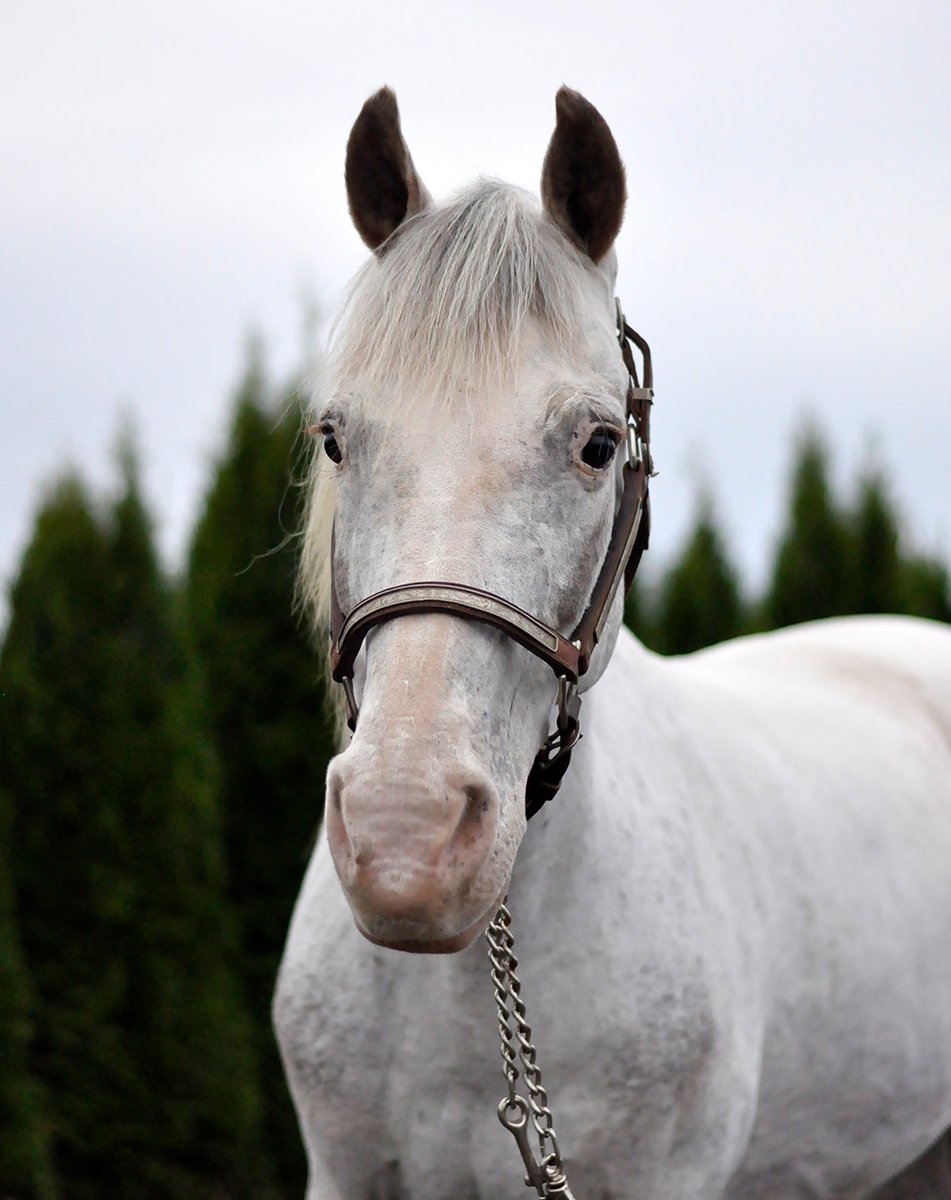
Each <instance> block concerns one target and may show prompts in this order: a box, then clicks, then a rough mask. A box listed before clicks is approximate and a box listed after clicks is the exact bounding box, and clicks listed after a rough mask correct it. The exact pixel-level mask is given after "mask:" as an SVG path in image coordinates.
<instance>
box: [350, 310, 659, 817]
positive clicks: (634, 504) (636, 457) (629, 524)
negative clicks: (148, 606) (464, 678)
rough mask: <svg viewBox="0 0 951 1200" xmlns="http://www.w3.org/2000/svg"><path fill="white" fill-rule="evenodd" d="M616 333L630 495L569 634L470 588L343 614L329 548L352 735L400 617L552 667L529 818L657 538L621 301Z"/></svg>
mask: <svg viewBox="0 0 951 1200" xmlns="http://www.w3.org/2000/svg"><path fill="white" fill-rule="evenodd" d="M617 329H618V342H619V343H620V346H621V354H622V356H623V358H624V365H625V367H626V368H627V372H628V388H627V441H626V450H627V461H626V462H625V463H624V466H623V467H622V472H623V489H622V492H621V500H620V503H619V504H618V507H617V511H616V513H615V515H614V526H613V528H612V530H611V539H610V541H609V542H608V549H607V553H606V554H605V557H604V562H603V563H602V564H601V570H600V571H599V572H598V577H597V579H596V580H595V583H594V587H593V588H592V590H591V596H590V599H589V600H588V606H587V608H586V609H585V611H584V613H583V615H582V617H581V620H580V621H579V622H578V624H577V626H576V627H575V629H574V631H573V632H572V633H571V634H570V635H569V636H568V637H565V636H564V635H563V634H561V633H559V632H558V631H557V630H556V629H552V628H551V627H550V626H549V625H546V624H545V622H544V621H540V620H538V618H537V617H533V616H532V615H531V614H530V613H527V612H525V611H524V610H523V609H521V608H518V607H517V606H516V605H514V604H512V603H510V602H509V601H508V600H505V599H503V598H502V597H501V596H496V595H494V594H493V593H492V592H486V591H483V590H482V589H481V588H476V587H470V586H468V585H467V584H464V583H442V582H438V581H433V582H423V583H405V584H400V585H399V586H397V587H391V588H385V589H384V590H383V591H380V592H375V593H374V594H373V595H372V596H367V597H366V599H364V600H361V601H360V602H359V603H358V604H356V605H354V607H353V608H352V609H351V610H350V612H349V613H348V614H347V615H344V613H343V611H342V610H341V608H340V604H339V601H338V599H337V589H336V587H335V585H334V580H333V554H334V551H333V548H331V588H330V597H331V613H330V636H331V643H330V671H331V675H332V676H333V678H334V679H335V680H336V681H337V682H338V683H341V684H342V685H343V689H344V693H345V695H346V699H347V724H348V725H349V727H350V729H351V730H354V729H356V725H357V716H358V712H359V710H358V708H357V703H356V699H355V697H354V693H353V668H354V663H355V661H356V657H357V654H358V653H359V652H360V647H361V646H362V645H363V642H364V639H365V638H366V636H367V634H368V633H369V632H370V630H371V629H373V628H374V627H375V626H376V625H380V624H382V623H383V622H384V621H391V620H393V619H394V618H396V617H404V616H408V615H410V614H412V613H429V612H442V613H450V614H451V615H453V616H457V617H463V618H465V619H466V620H470V621H481V622H483V623H484V624H486V625H492V626H493V627H494V628H496V629H499V630H501V631H502V633H504V634H506V635H507V636H508V637H510V638H512V640H513V641H516V642H518V643H519V645H520V646H524V647H525V648H526V650H530V651H531V652H532V653H533V654H535V655H536V656H537V657H538V658H540V659H542V660H543V661H544V662H546V663H547V664H548V665H549V666H550V667H551V669H552V671H553V672H554V673H555V676H556V678H557V680H558V719H557V723H556V728H555V730H554V731H553V732H552V733H551V734H550V735H549V736H548V738H547V739H546V740H545V743H544V745H543V746H542V748H541V749H540V750H539V752H538V754H537V755H536V757H535V762H534V764H533V765H532V769H531V771H530V772H529V776H528V781H527V783H526V786H525V812H526V816H527V817H529V818H530V817H533V816H534V815H535V813H536V812H538V810H539V809H540V808H541V807H542V805H543V804H545V803H546V802H547V801H548V800H550V799H551V798H552V797H553V796H554V795H555V794H556V793H557V791H558V788H559V786H560V784H561V780H562V778H563V776H564V774H565V771H566V770H567V769H568V764H569V762H570V760H571V750H572V747H573V746H574V745H575V743H576V742H577V740H578V738H579V737H580V736H581V731H580V724H579V719H578V718H579V712H580V708H581V697H580V696H579V695H578V681H579V679H580V678H581V676H582V675H584V673H585V672H586V671H587V670H588V667H589V665H590V663H591V656H592V654H593V653H594V648H595V646H596V645H597V644H598V640H599V639H600V637H601V634H602V632H603V630H604V626H605V623H606V622H607V619H608V615H609V613H610V611H611V605H612V603H613V601H614V598H615V596H616V595H617V590H618V587H619V586H620V583H621V580H622V578H623V579H624V591H625V593H626V592H627V590H628V589H629V588H630V586H631V583H632V582H633V579H634V573H635V572H636V570H637V567H638V565H639V563H640V560H641V555H642V554H643V553H644V551H645V550H646V549H647V544H648V540H649V537H650V503H649V498H648V489H649V482H650V478H651V476H652V475H653V474H654V469H653V462H652V460H651V455H650V409H651V404H652V403H653V397H654V373H653V368H652V365H651V352H650V347H649V346H648V345H647V342H645V341H644V339H643V338H642V337H641V336H640V335H639V334H637V333H635V332H634V330H633V329H632V328H631V327H630V325H628V323H627V322H626V321H625V319H624V314H623V312H622V311H621V303H620V301H617ZM632 342H633V343H634V345H635V346H637V348H638V350H640V352H641V355H642V357H643V360H644V386H643V387H641V386H639V384H638V381H637V368H636V366H635V364H634V355H633V353H632V351H631V343H632Z"/></svg>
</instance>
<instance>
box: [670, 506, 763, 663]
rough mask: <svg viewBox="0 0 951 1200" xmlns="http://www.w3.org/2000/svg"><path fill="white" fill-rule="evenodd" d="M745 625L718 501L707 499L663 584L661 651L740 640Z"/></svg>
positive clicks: (683, 651) (680, 651)
mask: <svg viewBox="0 0 951 1200" xmlns="http://www.w3.org/2000/svg"><path fill="white" fill-rule="evenodd" d="M742 623H743V603H742V600H741V597H740V586H739V580H738V576H737V572H736V570H735V568H734V567H733V565H732V563H731V562H730V560H729V558H728V556H727V552H726V549H725V546H724V542H723V538H722V536H721V534H720V532H719V530H718V528H717V525H716V520H715V517H714V513H713V505H712V502H711V501H710V499H709V498H708V497H706V496H701V497H700V500H699V503H698V508H697V515H696V519H695V523H694V527H693V530H692V531H691V533H690V535H689V537H688V538H687V541H686V543H685V545H684V547H683V550H682V551H681V553H680V557H679V558H678V559H677V561H676V562H675V563H674V564H673V566H672V567H671V568H670V569H669V570H668V571H667V573H666V575H665V576H664V578H663V580H662V581H661V585H660V589H659V595H658V602H657V614H656V624H655V644H656V648H657V649H658V650H659V651H660V652H661V653H662V654H687V653H689V652H690V651H692V650H699V649H700V648H701V647H703V646H711V645H713V644H715V643H716V642H722V641H725V640H726V639H727V638H731V637H736V635H737V634H738V633H739V632H740V629H741V626H742Z"/></svg>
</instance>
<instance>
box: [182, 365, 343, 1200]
mask: <svg viewBox="0 0 951 1200" xmlns="http://www.w3.org/2000/svg"><path fill="white" fill-rule="evenodd" d="M276 407H277V406H275V404H274V403H273V402H272V400H271V397H270V395H269V390H268V385H267V381H266V379H265V375H264V370H263V367H262V364H261V357H260V352H259V350H258V349H257V348H256V347H252V350H251V354H250V358H249V362H248V365H247V370H246V372H245V375H244V378H243V380H242V382H241V385H240V387H239V389H238V392H237V396H236V400H235V406H234V413H233V418H232V425H231V432H230V436H229V440H228V445H227V448H226V450H225V452H224V454H223V456H222V457H221V459H220V460H219V462H218V463H217V466H216V468H215V471H214V475H213V478H212V481H211V486H210V488H209V490H208V493H207V496H206V500H205V505H204V512H203V514H202V516H201V519H200V521H199V523H198V526H197V528H196V530H195V533H194V537H193V540H192V544H191V550H190V554H189V564H188V580H187V603H188V610H189V614H190V620H191V626H192V629H193V632H194V636H195V639H196V644H197V647H198V651H199V656H200V661H201V663H202V666H203V669H204V671H205V674H206V677H207V681H208V685H209V695H210V704H211V712H212V724H213V729H214V735H215V741H216V744H217V747H218V752H219V758H220V762H221V771H222V796H223V816H224V823H225V837H226V846H227V861H228V870H229V876H230V888H231V897H232V900H233V903H234V906H235V908H236V910H237V912H238V914H239V920H240V933H241V939H242V959H243V962H244V970H245V979H246V984H247V988H248V993H249V995H250V997H251V1001H252V1007H253V1013H254V1021H255V1024H256V1026H257V1028H258V1030H259V1031H260V1039H261V1041H260V1053H261V1057H262V1062H263V1070H264V1080H263V1082H264V1095H265V1098H266V1103H267V1126H266V1128H267V1141H268V1145H269V1146H270V1147H271V1149H272V1151H273V1152H274V1155H275V1158H276V1160H277V1161H278V1163H279V1166H280V1179H281V1183H282V1186H283V1189H284V1191H285V1193H286V1194H288V1195H290V1194H294V1193H295V1192H300V1191H302V1190H303V1180H304V1160H303V1153H302V1150H301V1144H300V1136H299V1133H298V1130H297V1122H296V1119H295V1116H294V1113H293V1110H292V1107H291V1104H290V1100H289V1098H288V1095H287V1089H286V1085H285V1082H284V1077H283V1071H282V1069H281V1064H280V1060H279V1057H278V1054H277V1049H276V1045H275V1043H274V1039H273V1036H272V1033H271V1027H270V1001H271V995H272V992H273V988H274V980H275V975H276V972H277V966H278V962H279V959H280V953H281V949H282V947H283V944H284V938H285V936H286V933H287V926H288V922H289V919H290V914H291V910H292V907H293V903H294V899H295V897H296V894H297V891H298V889H299V887H300V883H301V879H302V875H303V871H304V867H305V865H306V862H307V857H308V853H309V850H310V848H311V846H312V845H313V839H314V836H315V832H316V829H317V825H318V822H319V820H320V817H321V812H322V805H323V794H324V776H325V774H326V766H327V760H328V758H329V756H330V754H331V753H332V734H331V729H330V724H329V721H328V720H327V718H326V715H325V697H324V692H323V689H322V688H321V687H320V686H319V683H318V674H319V672H318V667H317V664H316V663H315V660H314V657H313V654H312V653H311V652H310V650H309V649H308V647H307V645H306V641H305V638H304V635H303V633H302V631H301V629H300V628H299V625H298V622H297V620H296V618H295V616H294V613H293V609H294V587H295V573H296V565H297V563H296V553H295V549H296V547H295V543H294V540H293V537H292V532H293V531H296V530H297V529H298V528H299V526H300V521H301V513H300V511H299V491H298V490H297V489H296V488H295V486H294V484H293V482H292V479H291V476H292V469H293V463H294V456H295V453H296V448H297V447H298V436H299V426H300V422H299V417H298V416H297V415H296V414H295V413H294V412H293V407H294V406H293V405H289V406H288V407H289V408H290V409H291V411H290V412H285V413H284V415H280V414H279V412H277V411H276Z"/></svg>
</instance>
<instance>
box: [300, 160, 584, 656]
mask: <svg viewBox="0 0 951 1200" xmlns="http://www.w3.org/2000/svg"><path fill="white" fill-rule="evenodd" d="M584 264H585V260H584V258H583V256H582V255H581V254H580V253H579V252H578V251H576V250H575V249H574V248H573V247H572V246H571V244H570V243H569V242H568V240H567V239H566V238H565V236H564V235H563V234H562V233H560V232H559V231H558V230H557V229H555V228H554V226H553V225H552V224H551V223H550V221H549V220H548V219H547V218H546V217H545V216H544V215H543V213H542V212H541V210H540V208H539V207H538V205H537V203H536V202H535V200H534V199H533V198H532V197H531V196H529V195H528V194H527V193H525V192H522V191H520V190H518V189H516V188H513V187H510V186H509V185H507V184H504V183H500V182H498V181H496V180H485V179H484V180H479V181H478V182H476V183H475V184H473V185H471V186H470V187H468V188H466V189H465V190H464V191H462V192H461V193H459V194H458V195H457V196H456V197H455V198H454V199H452V200H451V201H450V202H449V203H447V204H445V205H443V206H442V207H439V208H431V209H427V210H425V211H424V212H422V213H420V214H419V215H418V216H416V217H413V218H412V219H410V220H408V221H406V222H405V223H404V224H403V225H402V226H400V228H399V229H398V230H397V232H396V233H395V234H394V235H393V236H392V237H391V238H390V240H389V241H388V242H387V243H386V244H385V246H384V247H383V248H382V252H381V253H380V254H379V255H378V256H377V255H374V256H373V257H372V258H371V259H370V260H369V261H368V262H367V263H366V265H365V266H364V267H363V268H362V269H361V270H360V271H359V273H358V274H357V276H356V278H355V279H354V281H353V283H352V285H351V288H350V291H349V295H348V297H347V300H346V303H345V305H344V308H343V312H342V313H341V316H340V318H339V320H338V321H337V324H336V327H335V331H334V336H333V339H332V343H331V347H330V353H329V356H328V360H327V365H326V371H325V373H324V376H323V378H322V380H321V384H320V387H319V391H320V395H319V396H318V397H317V399H316V401H315V404H316V406H317V407H318V408H319V407H321V406H322V405H323V403H324V402H325V401H326V400H327V399H328V397H332V396H337V395H339V396H347V397H358V398H360V399H361V400H363V401H365V402H366V403H368V404H372V405H376V404H379V405H380V406H381V409H382V411H384V412H386V411H392V410H393V406H394V405H396V406H398V408H399V411H400V412H402V413H406V412H407V410H408V409H409V410H411V409H412V408H415V407H416V406H419V408H420V416H421V417H422V416H423V411H422V410H423V406H424V405H425V406H426V412H425V416H426V418H427V419H431V417H432V416H433V415H434V412H438V411H440V410H441V411H450V410H452V411H458V406H459V404H460V403H461V404H463V405H465V404H467V402H468V401H469V400H470V399H471V398H472V397H473V396H475V395H476V394H477V393H478V392H480V391H481V390H482V389H483V388H485V387H486V386H487V385H489V384H491V383H493V382H494V383H495V384H496V385H498V384H499V383H500V382H504V380H505V379H506V377H508V376H509V375H510V374H511V372H512V370H513V368H514V365H515V354H516V351H517V349H518V346H519V342H520V337H521V334H522V331H523V330H524V328H525V324H526V321H527V320H528V318H529V317H530V316H532V317H535V318H537V319H538V320H539V323H540V325H541V328H542V330H543V331H544V332H545V333H546V334H547V336H548V337H549V338H550V339H551V341H552V342H553V343H554V344H555V345H556V346H558V347H560V348H561V349H562V350H563V351H568V350H570V347H571V343H572V342H573V340H574V338H575V337H576V336H577V330H578V329H579V328H581V326H582V324H583V321H582V311H583V294H582V289H581V278H582V271H583V269H584ZM335 491H336V488H335V485H334V475H333V472H332V470H331V468H330V466H329V464H328V463H327V461H326V459H325V458H324V457H323V456H322V454H321V452H320V444H319V440H318V444H317V446H316V452H315V454H314V458H313V461H312V464H311V469H310V483H309V501H308V513H307V519H306V523H305V530H304V541H303V547H302V556H301V575H300V595H301V601H302V603H303V605H304V606H305V608H306V609H307V610H308V612H309V614H310V616H311V618H312V620H313V623H314V625H315V628H316V631H317V634H318V641H323V634H324V632H325V630H326V626H327V623H328V619H329V598H330V596H329V548H330V532H331V527H332V524H333V512H334V504H335V498H336V497H335Z"/></svg>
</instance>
